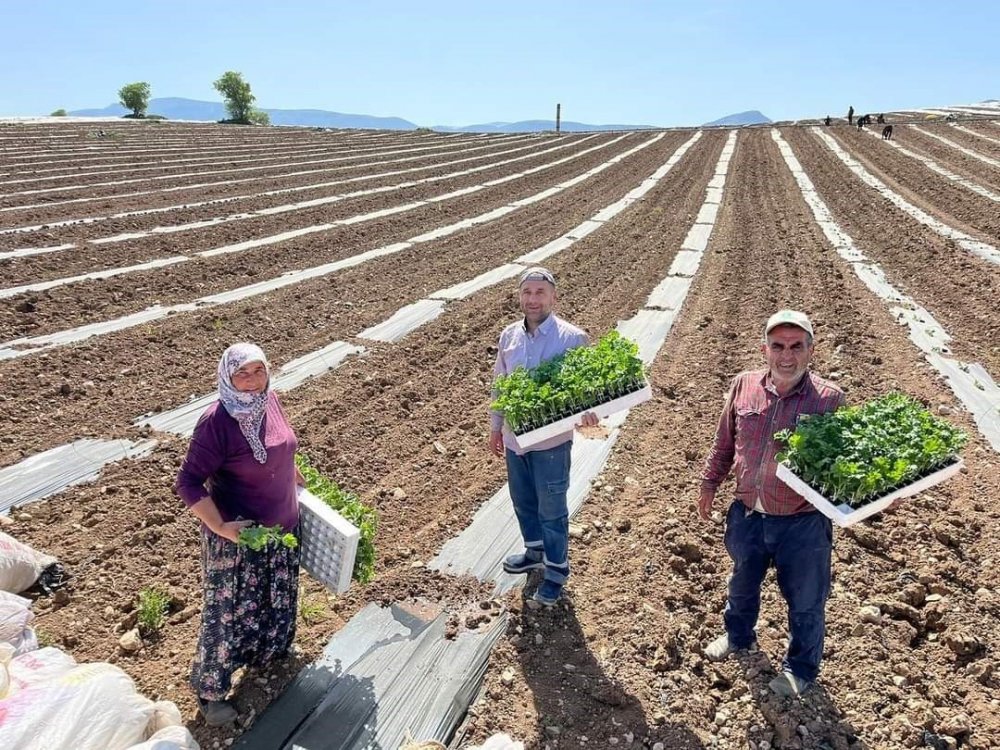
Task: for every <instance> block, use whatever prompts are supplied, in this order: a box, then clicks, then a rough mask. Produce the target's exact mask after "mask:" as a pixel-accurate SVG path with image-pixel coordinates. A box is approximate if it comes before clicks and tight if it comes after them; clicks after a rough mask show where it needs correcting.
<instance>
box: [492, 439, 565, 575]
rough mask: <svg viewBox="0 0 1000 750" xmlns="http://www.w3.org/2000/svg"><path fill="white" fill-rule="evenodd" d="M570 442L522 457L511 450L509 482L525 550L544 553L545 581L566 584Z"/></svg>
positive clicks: (509, 451)
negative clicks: (567, 492)
mask: <svg viewBox="0 0 1000 750" xmlns="http://www.w3.org/2000/svg"><path fill="white" fill-rule="evenodd" d="M572 448H573V441H572V440H569V441H567V442H565V443H563V444H562V445H557V446H556V447H555V448H549V449H548V450H544V451H529V452H528V453H525V454H524V455H523V456H519V455H517V454H516V453H514V451H512V450H510V449H509V448H508V449H507V452H506V457H507V481H508V483H509V486H510V497H511V500H513V502H514V514H515V515H516V516H517V523H518V525H519V526H520V527H521V536H522V537H523V538H524V546H525V548H526V549H528V550H532V551H534V552H535V553H537V552H542V555H543V557H542V560H543V561H544V562H545V580H547V581H552V582H553V583H558V584H560V585H561V584H563V583H565V582H566V578H567V576H569V559H568V554H569V510H568V509H567V507H566V491H567V490H568V489H569V466H570V451H571V450H572Z"/></svg>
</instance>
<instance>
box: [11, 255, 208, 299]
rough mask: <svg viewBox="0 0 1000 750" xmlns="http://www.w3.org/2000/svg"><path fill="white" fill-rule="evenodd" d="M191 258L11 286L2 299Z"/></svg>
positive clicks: (175, 256) (172, 264)
mask: <svg viewBox="0 0 1000 750" xmlns="http://www.w3.org/2000/svg"><path fill="white" fill-rule="evenodd" d="M189 260H191V259H190V258H189V257H188V256H186V255H173V256H170V257H168V258H158V259H157V260H151V261H148V262H146V263H137V264H136V265H134V266H123V267H121V268H110V269H108V270H107V271H93V272H91V273H85V274H80V275H79V276H70V277H69V278H64V279H54V280H52V281H39V282H36V283H34V284H24V285H23V286H9V287H6V288H4V289H0V299H7V298H8V297H14V296H16V295H18V294H25V293H27V292H43V291H45V290H46V289H53V288H55V287H57V286H63V285H65V284H73V283H76V282H79V281H95V280H98V279H110V278H112V277H113V276H121V275H123V274H127V273H136V272H138V271H151V270H153V269H155V268H166V267H168V266H175V265H177V264H178V263H186V262H187V261H189Z"/></svg>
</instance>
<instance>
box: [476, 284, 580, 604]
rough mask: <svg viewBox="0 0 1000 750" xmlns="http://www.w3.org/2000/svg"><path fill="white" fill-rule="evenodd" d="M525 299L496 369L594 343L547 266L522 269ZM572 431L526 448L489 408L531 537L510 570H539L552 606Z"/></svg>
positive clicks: (562, 568)
mask: <svg viewBox="0 0 1000 750" xmlns="http://www.w3.org/2000/svg"><path fill="white" fill-rule="evenodd" d="M517 292H518V302H519V304H520V308H521V312H522V313H523V315H524V317H523V318H522V319H521V320H519V321H517V322H516V323H512V324H511V325H509V326H507V327H506V328H505V329H504V330H503V333H501V334H500V343H499V344H498V346H497V358H496V364H495V365H494V368H493V372H494V375H495V376H496V375H508V374H510V373H512V372H513V371H514V370H516V369H517V368H518V367H525V368H528V369H531V368H533V367H537V366H538V365H540V364H541V363H542V362H545V361H546V360H549V359H552V358H553V357H556V356H558V355H560V354H562V353H563V352H565V351H567V350H569V349H573V348H575V347H578V346H585V345H586V344H587V334H586V333H585V332H584V331H582V330H581V329H579V328H577V327H576V326H574V325H571V324H569V323H567V322H566V321H565V320H563V319H562V318H559V317H557V316H556V314H555V312H554V309H555V305H556V301H557V295H556V280H555V277H554V276H553V275H552V273H551V272H549V271H548V270H546V269H544V268H529V269H528V270H526V271H525V272H524V273H523V274H521V277H520V281H519V283H518V287H517ZM598 421H599V420H598V418H597V417H596V415H594V414H592V413H589V412H588V413H587V414H584V415H583V418H582V420H581V426H594V425H596V424H597V423H598ZM572 447H573V430H569V431H567V432H565V433H563V434H561V435H556V436H554V437H552V438H549V439H548V440H545V441H543V442H541V443H538V444H536V445H533V446H531V448H529V449H528V450H521V448H520V447H519V446H518V444H517V441H516V439H515V437H514V435H513V433H512V432H511V431H510V429H509V428H508V427H507V425H505V424H504V421H503V414H502V413H501V412H498V411H492V412H490V440H489V448H490V451H491V452H492V453H493V454H494V455H495V456H498V457H502V458H504V459H505V460H506V463H507V479H508V485H509V487H510V497H511V500H512V501H513V503H514V515H516V516H517V523H518V526H519V527H520V530H521V537H522V538H523V540H524V551H523V552H521V553H518V554H514V555H510V556H508V557H507V558H506V559H505V560H504V561H503V569H504V571H506V572H507V573H511V574H515V575H516V574H518V573H530V572H531V571H532V570H540V571H543V573H542V576H543V578H542V582H541V584H539V586H538V588H537V589H536V590H535V593H534V595H533V597H532V598H533V599H534V600H535V601H536V602H539V603H541V604H543V605H545V606H548V607H551V606H552V605H554V604H555V603H556V602H557V601H558V600H559V597H560V596H561V595H562V589H563V585H564V584H565V583H566V578H567V577H568V576H569V509H568V507H567V500H566V493H567V490H568V489H569V469H570V451H571V449H572Z"/></svg>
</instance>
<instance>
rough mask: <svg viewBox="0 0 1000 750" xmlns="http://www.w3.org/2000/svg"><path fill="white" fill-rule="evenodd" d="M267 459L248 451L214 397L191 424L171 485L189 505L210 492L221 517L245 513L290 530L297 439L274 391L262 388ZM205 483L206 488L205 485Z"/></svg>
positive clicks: (294, 517)
mask: <svg viewBox="0 0 1000 750" xmlns="http://www.w3.org/2000/svg"><path fill="white" fill-rule="evenodd" d="M261 433H262V435H263V442H264V447H265V448H266V449H267V463H264V464H261V463H258V462H257V460H256V459H255V458H254V457H253V451H252V450H251V449H250V444H249V443H248V442H247V439H246V438H245V437H244V436H243V434H242V433H241V432H240V426H239V424H238V423H237V422H236V420H235V419H233V418H232V417H231V416H229V413H228V412H226V410H225V408H224V407H223V406H222V403H221V402H219V401H216V402H215V403H214V404H212V405H211V406H210V407H208V408H207V409H206V410H205V413H204V414H202V415H201V419H199V420H198V424H197V426H196V427H195V428H194V434H193V435H192V436H191V445H190V446H189V447H188V453H187V457H186V458H185V459H184V464H183V465H182V466H181V470H180V473H179V474H178V475H177V483H176V484H175V485H174V488H175V490H176V491H177V494H178V495H180V497H181V499H182V500H183V501H184V504H185V505H187V506H188V507H189V508H190V507H191V506H192V505H194V504H195V503H197V502H198V501H199V500H201V499H202V498H203V497H205V495H206V494H210V495H211V497H212V500H214V501H215V504H216V506H217V507H218V508H219V513H220V515H221V516H222V520H223V521H235V520H237V519H241V518H242V519H248V520H251V521H255V522H256V523H259V524H262V525H264V526H275V525H278V524H280V525H281V526H282V527H283V528H284V529H285V531H291V530H293V529H294V528H295V526H296V524H298V522H299V504H298V500H297V499H296V489H295V450H296V448H298V440H297V439H296V438H295V433H294V432H292V428H291V426H290V425H289V424H288V419H287V417H286V416H285V412H284V410H283V409H282V408H281V403H280V402H279V401H278V397H277V395H275V393H274V392H273V391H272V392H271V393H269V394H268V399H267V411H266V412H265V414H264V423H263V425H262V426H261ZM206 488H208V490H207V491H206Z"/></svg>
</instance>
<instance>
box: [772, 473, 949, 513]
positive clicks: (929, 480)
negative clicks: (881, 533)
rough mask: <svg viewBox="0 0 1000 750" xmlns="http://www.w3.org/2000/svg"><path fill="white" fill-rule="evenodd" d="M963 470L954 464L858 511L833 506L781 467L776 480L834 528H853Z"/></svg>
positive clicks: (846, 505) (857, 509) (842, 504)
mask: <svg viewBox="0 0 1000 750" xmlns="http://www.w3.org/2000/svg"><path fill="white" fill-rule="evenodd" d="M962 466H964V463H963V461H962V460H961V459H959V460H958V461H956V462H955V463H953V464H949V465H948V466H945V467H944V468H943V469H939V470H938V471H935V472H934V473H933V474H928V475H927V476H926V477H924V478H923V479H918V480H917V481H916V482H913V483H912V484H908V485H906V486H905V487H900V488H899V489H898V490H895V491H893V492H890V493H889V494H888V495H883V496H882V497H880V498H878V499H877V500H872V501H871V502H870V503H866V504H865V505H862V506H861V507H860V508H852V507H851V506H850V505H848V504H847V503H840V504H839V505H834V504H833V503H832V502H830V501H829V500H827V499H826V498H825V497H823V496H822V495H821V494H819V493H818V492H817V491H816V490H814V489H813V488H812V487H810V486H809V485H808V484H806V483H805V482H803V481H802V480H801V479H799V477H798V476H797V475H796V474H795V473H794V472H793V471H792V470H791V469H789V468H788V467H787V466H785V465H784V464H778V479H780V480H781V481H782V482H784V483H785V484H787V485H788V486H789V487H791V488H792V489H793V490H795V491H796V492H798V493H799V494H800V495H802V497H804V498H805V499H806V500H808V501H809V502H810V503H812V504H813V505H814V506H815V507H816V509H817V510H819V512H820V513H822V514H823V515H824V516H826V517H827V518H829V519H830V520H832V521H833V522H834V523H835V524H836V525H837V526H853V525H854V524H856V523H857V522H858V521H863V520H865V519H866V518H868V517H870V516H873V515H875V514H876V513H879V512H881V511H883V510H885V509H886V508H888V507H889V506H890V505H892V504H893V503H894V502H895V501H896V500H901V499H902V498H904V497H911V496H912V495H916V494H919V493H921V492H923V491H924V490H926V489H929V488H930V487H933V486H934V485H935V484H940V483H941V482H943V481H945V480H946V479H951V477H953V476H955V475H956V474H957V473H958V472H959V471H961V469H962Z"/></svg>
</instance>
